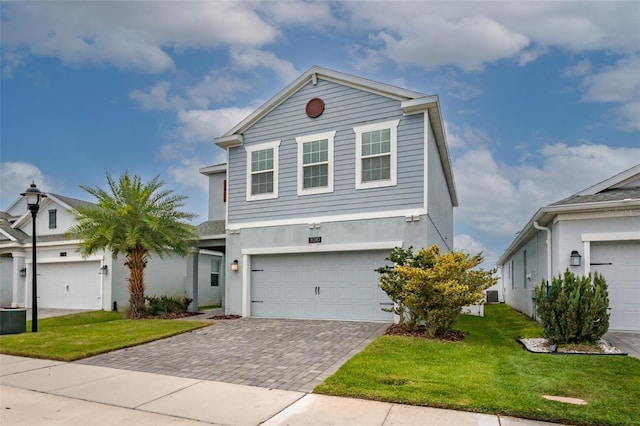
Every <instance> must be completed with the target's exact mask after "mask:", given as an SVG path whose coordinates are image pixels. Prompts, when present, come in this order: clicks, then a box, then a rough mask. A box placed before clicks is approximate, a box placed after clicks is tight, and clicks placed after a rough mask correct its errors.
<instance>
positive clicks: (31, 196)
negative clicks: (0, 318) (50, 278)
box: [20, 182, 47, 333]
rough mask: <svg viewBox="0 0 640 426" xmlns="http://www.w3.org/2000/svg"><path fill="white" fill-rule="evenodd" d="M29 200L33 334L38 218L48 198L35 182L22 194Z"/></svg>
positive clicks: (35, 324)
mask: <svg viewBox="0 0 640 426" xmlns="http://www.w3.org/2000/svg"><path fill="white" fill-rule="evenodd" d="M20 195H22V196H23V197H25V198H26V199H27V207H28V208H29V211H30V212H31V223H32V224H33V227H32V232H31V254H32V255H33V257H32V263H31V264H32V268H31V332H33V333H35V332H37V331H38V301H37V297H38V290H37V288H38V285H37V273H36V216H37V215H38V210H39V209H40V200H41V199H43V198H46V196H47V195H46V194H45V193H44V192H42V191H40V190H39V189H38V187H37V186H36V184H35V182H31V185H30V186H29V188H27V190H26V191H24V192H23V193H22V194H20Z"/></svg>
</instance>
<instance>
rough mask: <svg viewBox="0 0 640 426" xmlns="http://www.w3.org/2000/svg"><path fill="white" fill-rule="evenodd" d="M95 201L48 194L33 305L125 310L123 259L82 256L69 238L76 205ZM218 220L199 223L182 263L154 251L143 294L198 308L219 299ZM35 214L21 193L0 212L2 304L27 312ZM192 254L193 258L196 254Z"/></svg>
mask: <svg viewBox="0 0 640 426" xmlns="http://www.w3.org/2000/svg"><path fill="white" fill-rule="evenodd" d="M89 205H92V203H89V202H87V201H83V200H78V199H75V198H71V197H66V196H63V195H58V194H47V197H46V198H44V199H43V200H42V203H41V205H40V212H39V213H38V215H37V217H36V228H37V229H36V244H37V251H36V254H37V259H36V262H37V269H36V271H37V300H38V307H40V308H56V309H89V310H99V309H104V310H112V309H114V308H117V309H120V310H122V309H126V307H127V306H128V304H129V292H128V290H127V284H128V277H129V270H128V269H127V267H126V266H125V265H124V258H123V257H122V256H120V257H118V258H115V259H114V258H113V256H112V255H111V252H110V251H108V250H107V251H99V252H97V253H95V254H93V255H91V256H88V257H84V256H82V255H81V254H80V245H81V242H82V241H80V240H77V239H74V238H72V237H69V236H67V235H66V234H67V232H68V231H69V229H70V228H71V227H72V226H73V225H74V224H75V219H76V215H77V210H76V209H77V208H78V207H79V206H89ZM212 229H215V223H210V222H205V223H203V224H201V225H199V226H198V235H199V236H200V241H201V244H204V245H206V246H207V248H208V249H204V248H199V249H194V255H193V256H188V257H187V258H184V257H181V256H179V255H177V254H168V255H165V256H164V257H163V258H162V259H159V258H158V256H157V255H153V254H151V256H150V261H149V263H148V265H147V267H146V269H145V283H146V294H147V295H169V296H187V297H194V295H195V297H197V299H198V300H197V302H196V303H195V305H196V306H195V307H194V309H196V308H197V305H198V304H199V305H212V304H219V303H220V302H221V291H222V290H221V288H222V286H220V285H219V282H220V277H221V274H220V266H221V264H222V261H221V259H222V255H223V254H222V253H221V252H218V251H215V250H216V248H219V244H218V242H217V240H216V239H215V238H211V237H212V232H211V230H212ZM31 232H32V216H31V213H30V212H29V211H28V210H27V204H26V201H25V198H24V197H23V196H21V197H19V198H18V199H17V200H16V201H15V202H14V203H13V204H11V205H10V206H9V208H8V209H7V211H5V212H0V306H1V307H8V306H11V307H27V308H30V307H31V301H32V295H31V294H32V293H31V292H32V277H33V273H32V271H33V264H32V246H31V242H32V234H31ZM196 253H197V255H195V254H196Z"/></svg>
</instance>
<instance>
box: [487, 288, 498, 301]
mask: <svg viewBox="0 0 640 426" xmlns="http://www.w3.org/2000/svg"><path fill="white" fill-rule="evenodd" d="M487 303H498V291H497V290H490V291H487Z"/></svg>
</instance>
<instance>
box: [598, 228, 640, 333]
mask: <svg viewBox="0 0 640 426" xmlns="http://www.w3.org/2000/svg"><path fill="white" fill-rule="evenodd" d="M591 265H592V266H591V270H592V271H598V272H600V273H601V274H602V275H604V277H605V279H606V280H607V285H608V287H609V307H610V308H611V310H610V313H611V317H610V319H609V328H610V329H611V330H640V243H638V242H637V241H626V242H615V243H592V245H591Z"/></svg>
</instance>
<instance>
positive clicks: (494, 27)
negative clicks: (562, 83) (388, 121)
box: [343, 1, 640, 71]
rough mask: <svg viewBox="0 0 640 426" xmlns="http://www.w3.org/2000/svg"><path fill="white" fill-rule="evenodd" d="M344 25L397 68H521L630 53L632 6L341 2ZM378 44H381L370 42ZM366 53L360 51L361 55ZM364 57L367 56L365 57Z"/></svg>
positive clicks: (639, 35)
mask: <svg viewBox="0 0 640 426" xmlns="http://www.w3.org/2000/svg"><path fill="white" fill-rule="evenodd" d="M343 6H344V8H345V9H346V10H348V11H349V12H350V14H351V15H350V20H351V22H350V24H351V26H352V27H354V28H356V29H361V30H365V31H369V32H370V34H372V35H374V36H375V37H376V38H375V40H374V43H372V46H371V49H372V50H374V51H375V52H380V53H383V54H384V55H385V56H386V57H388V58H390V59H391V60H393V61H395V62H396V63H398V64H399V65H401V66H407V65H417V66H421V67H424V68H427V69H430V68H434V67H437V66H440V65H455V66H458V67H460V68H461V69H464V70H466V71H478V70H481V69H483V67H484V65H486V64H488V63H491V62H494V61H497V60H500V59H508V58H513V59H517V61H518V62H519V63H520V64H521V65H524V64H526V63H529V62H531V61H533V60H535V59H536V58H537V57H539V56H540V55H541V54H544V52H546V50H547V48H549V47H556V48H560V49H564V50H567V51H570V52H574V53H575V52H584V51H597V50H604V51H608V52H613V53H616V54H621V55H628V54H633V53H634V52H637V50H638V46H640V31H638V15H639V14H640V3H638V2H590V3H588V5H585V4H584V3H582V2H531V1H520V2H501V1H496V2H435V1H430V2H409V1H406V2H394V7H393V8H390V7H388V5H387V4H386V3H384V2H367V3H366V6H365V5H363V2H345V3H344V4H343ZM380 42H382V45H380V46H379V45H378V43H380ZM362 51H363V52H366V49H362ZM367 56H368V57H371V56H375V55H374V54H373V53H372V52H368V53H367Z"/></svg>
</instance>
